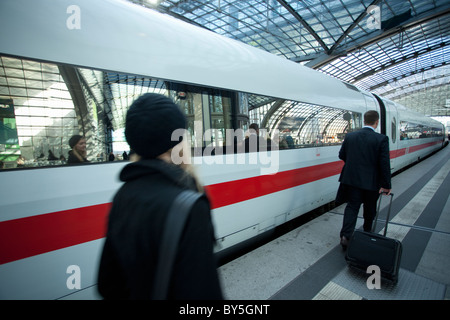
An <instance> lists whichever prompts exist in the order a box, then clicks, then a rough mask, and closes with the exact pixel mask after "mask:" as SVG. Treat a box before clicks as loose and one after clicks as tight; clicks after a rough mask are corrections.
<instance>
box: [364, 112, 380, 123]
mask: <svg viewBox="0 0 450 320" xmlns="http://www.w3.org/2000/svg"><path fill="white" fill-rule="evenodd" d="M378 119H380V115H379V114H378V112H377V111H375V110H369V111H367V112H366V113H364V124H367V125H369V126H371V125H374V124H375V122H377V120H378Z"/></svg>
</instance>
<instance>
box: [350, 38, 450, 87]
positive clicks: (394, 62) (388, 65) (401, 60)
mask: <svg viewBox="0 0 450 320" xmlns="http://www.w3.org/2000/svg"><path fill="white" fill-rule="evenodd" d="M449 44H450V42H441V43H439V44H436V45H433V46H431V47H428V48H425V49H422V50H419V51H416V52H412V53H409V54H407V55H405V56H403V57H400V58H398V59H394V60H390V61H388V62H386V63H384V64H383V65H379V66H377V67H376V68H373V69H371V70H369V71H367V72H364V73H361V74H360V75H358V76H356V77H355V79H353V80H352V81H350V83H355V82H357V81H360V80H362V79H364V78H367V77H370V76H371V75H373V74H375V73H377V72H380V71H383V70H386V69H389V68H391V67H393V66H395V65H398V64H400V63H404V62H406V61H409V60H412V59H416V58H418V57H420V56H422V55H424V54H427V53H430V52H432V51H434V50H438V49H441V48H444V47H446V46H448V45H449Z"/></svg>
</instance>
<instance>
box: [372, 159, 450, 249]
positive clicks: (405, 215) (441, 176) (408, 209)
mask: <svg viewBox="0 0 450 320" xmlns="http://www.w3.org/2000/svg"><path fill="white" fill-rule="evenodd" d="M449 172H450V161H448V162H447V163H446V164H445V165H444V166H443V167H442V168H441V169H440V170H439V171H438V172H437V173H436V174H435V175H434V176H433V178H431V179H430V181H429V182H428V183H427V184H426V185H425V186H424V187H423V188H422V189H421V190H420V191H419V192H418V193H417V194H416V195H415V196H414V198H413V199H412V200H411V201H409V202H408V204H407V205H406V206H405V207H404V208H403V209H402V210H400V212H399V213H397V215H396V216H395V217H394V218H393V219H392V220H391V222H393V223H399V224H402V225H399V224H390V225H389V226H388V231H387V236H388V237H390V238H394V239H397V240H399V241H402V240H403V238H404V237H405V236H406V234H407V233H408V232H409V230H410V229H411V228H409V227H405V226H404V225H414V223H415V222H416V220H417V219H418V218H419V217H420V215H421V214H422V212H423V211H424V210H425V208H426V206H427V205H428V203H429V202H430V201H431V199H432V198H433V196H434V194H435V193H436V190H437V189H438V188H439V187H440V186H441V184H442V182H443V181H444V180H445V178H446V177H447V175H448V174H449ZM383 232H384V228H382V229H381V231H380V232H379V233H380V234H382V233H383Z"/></svg>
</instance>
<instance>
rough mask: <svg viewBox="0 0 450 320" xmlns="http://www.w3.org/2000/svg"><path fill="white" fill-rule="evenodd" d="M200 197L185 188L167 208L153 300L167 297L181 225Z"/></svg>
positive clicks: (198, 194) (181, 229)
mask: <svg viewBox="0 0 450 320" xmlns="http://www.w3.org/2000/svg"><path fill="white" fill-rule="evenodd" d="M200 197H201V194H200V193H197V192H194V191H191V190H185V191H183V192H181V193H180V194H179V195H178V196H177V197H176V198H175V201H174V202H173V203H172V206H171V207H170V209H169V213H168V216H167V219H166V223H165V226H164V231H163V236H162V241H161V245H160V252H159V256H158V265H157V268H156V275H155V285H154V288H153V294H152V299H154V300H164V299H167V293H168V290H169V282H170V278H171V275H172V268H173V262H174V260H175V256H176V253H177V249H178V243H179V242H180V238H181V233H182V232H183V227H184V225H185V223H186V220H187V217H188V216H189V212H190V211H191V208H192V206H193V205H194V203H195V201H197V199H198V198H200Z"/></svg>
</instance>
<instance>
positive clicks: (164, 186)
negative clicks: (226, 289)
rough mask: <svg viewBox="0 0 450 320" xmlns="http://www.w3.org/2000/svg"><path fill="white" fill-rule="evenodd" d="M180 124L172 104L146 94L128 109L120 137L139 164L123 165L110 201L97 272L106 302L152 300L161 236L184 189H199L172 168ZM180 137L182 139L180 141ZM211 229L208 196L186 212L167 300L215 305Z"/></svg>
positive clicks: (217, 291)
mask: <svg viewBox="0 0 450 320" xmlns="http://www.w3.org/2000/svg"><path fill="white" fill-rule="evenodd" d="M180 128H182V129H184V128H186V118H185V116H184V114H183V113H182V112H181V110H180V109H179V107H178V106H177V105H176V104H175V103H173V102H172V100H171V99H169V98H167V97H165V96H163V95H159V94H153V93H148V94H145V95H143V96H141V97H140V98H138V99H137V100H136V101H135V102H133V104H132V105H131V107H130V109H129V110H128V113H127V117H126V128H125V136H126V139H127V142H128V144H129V145H130V148H131V149H132V150H133V151H134V152H136V154H137V155H138V161H136V162H132V163H130V164H128V165H127V166H125V167H124V169H123V170H122V172H121V173H120V179H121V180H122V181H124V182H125V183H124V184H123V186H122V187H121V188H120V190H119V191H118V192H117V194H116V195H115V197H114V200H113V205H112V208H111V211H110V213H109V219H108V220H109V221H108V229H107V234H106V241H105V244H104V248H103V253H102V257H101V261H100V268H99V274H98V290H99V292H100V294H101V295H102V296H103V297H104V298H106V299H151V298H152V292H153V288H154V284H155V274H156V268H157V263H158V254H159V250H160V249H159V248H160V241H161V238H162V230H163V229H164V226H165V222H166V219H165V218H166V216H167V213H168V211H169V209H170V207H171V205H172V203H173V201H174V199H175V198H176V197H177V196H178V195H179V194H180V193H181V192H182V191H183V190H189V189H190V190H193V191H196V192H199V191H201V190H200V189H199V187H198V183H197V180H196V178H195V177H194V176H193V175H192V173H191V172H190V171H189V170H187V167H188V166H187V165H175V164H174V163H173V162H172V158H171V151H172V148H174V147H175V146H176V145H177V144H179V143H180V141H179V140H177V141H172V139H171V136H172V133H173V131H175V130H176V129H180ZM181 139H182V138H181ZM214 242H215V240H214V229H213V224H212V221H211V212H210V205H209V201H208V198H207V197H206V195H202V196H201V197H200V198H199V199H198V200H197V201H196V202H195V203H194V205H193V206H192V208H191V211H190V213H189V216H188V218H187V220H186V225H185V227H184V229H183V233H182V235H181V238H180V243H179V247H178V252H177V254H176V258H175V262H174V267H173V271H172V273H171V280H170V285H169V290H168V296H167V299H176V300H193V299H214V300H215V299H222V298H223V296H222V291H221V287H220V281H219V277H218V274H217V265H216V261H215V258H214V254H213V246H214Z"/></svg>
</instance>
